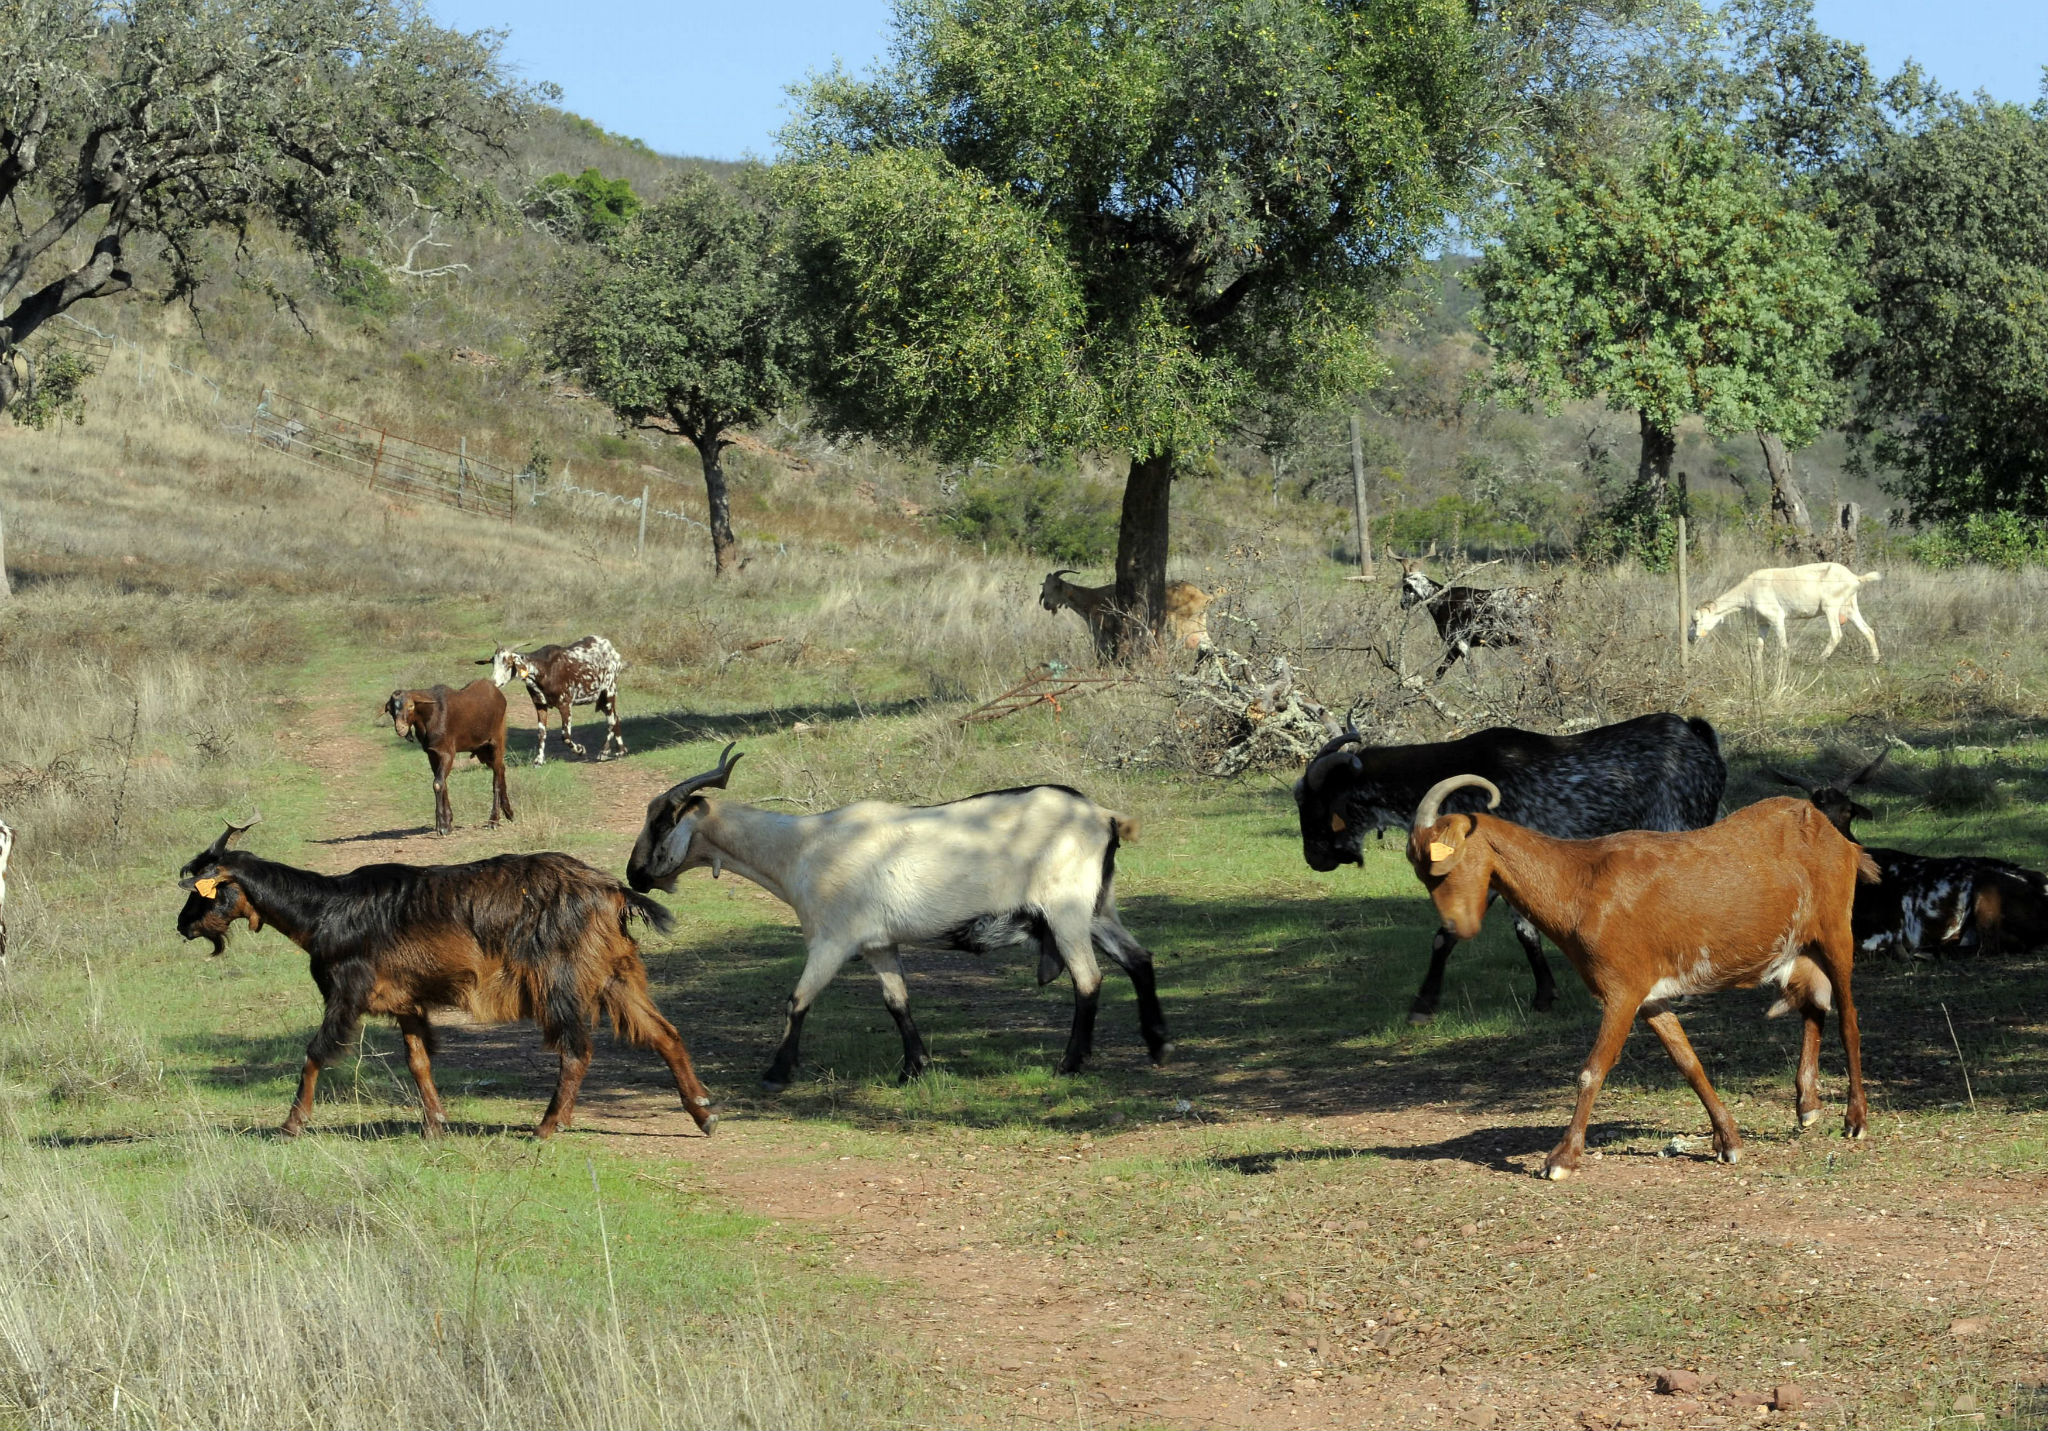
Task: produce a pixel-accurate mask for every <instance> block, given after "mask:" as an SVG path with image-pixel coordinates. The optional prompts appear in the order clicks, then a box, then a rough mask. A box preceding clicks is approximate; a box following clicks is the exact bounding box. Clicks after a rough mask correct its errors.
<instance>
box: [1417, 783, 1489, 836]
mask: <svg viewBox="0 0 2048 1431" xmlns="http://www.w3.org/2000/svg"><path fill="white" fill-rule="evenodd" d="M1468 785H1476V786H1477V787H1478V788H1480V789H1481V790H1484V791H1485V792H1486V808H1487V809H1489V810H1491V809H1493V808H1494V807H1495V806H1497V805H1499V804H1500V787H1499V786H1498V785H1495V784H1494V783H1493V782H1492V781H1491V780H1488V779H1487V778H1486V777H1485V776H1483V775H1453V776H1452V777H1451V778H1450V779H1448V780H1439V781H1437V783H1436V784H1434V785H1432V786H1430V787H1429V793H1428V794H1427V795H1425V796H1423V797H1422V803H1421V804H1420V805H1417V806H1416V807H1415V832H1416V833H1417V834H1421V833H1422V832H1423V831H1424V830H1427V829H1428V828H1429V827H1430V826H1431V825H1434V824H1435V823H1436V812H1437V807H1438V806H1439V805H1442V804H1443V803H1444V797H1445V796H1446V795H1449V794H1450V793H1451V792H1452V791H1453V790H1463V789H1464V788H1465V787H1466V786H1468Z"/></svg>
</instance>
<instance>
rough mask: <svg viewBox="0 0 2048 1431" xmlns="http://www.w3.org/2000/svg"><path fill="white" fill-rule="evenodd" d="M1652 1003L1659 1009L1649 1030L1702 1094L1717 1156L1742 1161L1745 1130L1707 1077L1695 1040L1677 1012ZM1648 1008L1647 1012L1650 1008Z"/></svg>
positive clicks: (1695, 1090)
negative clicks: (1688, 1036)
mask: <svg viewBox="0 0 2048 1431" xmlns="http://www.w3.org/2000/svg"><path fill="white" fill-rule="evenodd" d="M1649 1007H1651V1008H1654V1009H1655V1010H1656V1012H1655V1013H1650V1014H1649V1017H1648V1022H1649V1025H1650V1031H1651V1032H1652V1033H1654V1034H1656V1035H1657V1039H1658V1041H1659V1042H1660V1043H1662V1044H1663V1045H1664V1051H1665V1052H1666V1053H1668V1054H1670V1055H1671V1061H1672V1062H1673V1063H1675V1064H1677V1065H1678V1071H1679V1072H1680V1073H1682V1074H1684V1075H1685V1081H1686V1082H1687V1083H1690V1084H1691V1085H1692V1091H1693V1092H1695V1093H1697V1094H1698V1095H1699V1096H1700V1102H1701V1104H1703V1105H1704V1106H1705V1108H1706V1110H1707V1121H1708V1122H1709V1123H1712V1124H1713V1125H1714V1156H1716V1157H1717V1158H1719V1159H1720V1160H1721V1161H1722V1162H1724V1163H1739V1162H1741V1161H1742V1134H1741V1133H1740V1132H1739V1131H1738V1130H1737V1129H1736V1126H1735V1120H1734V1119H1733V1118H1732V1117H1730V1116H1729V1114H1728V1110H1727V1108H1726V1107H1724V1106H1723V1105H1722V1103H1721V1100H1720V1099H1719V1098H1717V1097H1716V1096H1715V1095H1714V1085H1713V1084H1712V1083H1710V1082H1709V1081H1708V1080H1707V1071H1706V1069H1705V1068H1703V1067H1701V1066H1700V1059H1699V1055H1698V1054H1696V1053H1694V1052H1693V1051H1692V1040H1690V1039H1688V1038H1687V1037H1686V1036H1685V1030H1684V1029H1682V1028H1680V1027H1679V1026H1678V1015H1676V1014H1674V1013H1672V1012H1671V1010H1670V1009H1669V1008H1667V1007H1666V1006H1664V1005H1662V1004H1655V1005H1651V1006H1649ZM1645 1012H1646V1013H1648V1009H1646V1010H1645Z"/></svg>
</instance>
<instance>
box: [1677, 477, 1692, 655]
mask: <svg viewBox="0 0 2048 1431" xmlns="http://www.w3.org/2000/svg"><path fill="white" fill-rule="evenodd" d="M1691 508H1692V487H1691V484H1690V483H1689V482H1688V481H1687V479H1686V475H1685V474H1684V473H1683V472H1681V473H1679V474H1678V669H1679V670H1681V671H1690V670H1691V669H1692V640H1691V636H1692V596H1691V593H1690V592H1688V591H1687V589H1686V550H1685V545H1686V543H1685V514H1686V513H1687V512H1688V511H1690V510H1691Z"/></svg>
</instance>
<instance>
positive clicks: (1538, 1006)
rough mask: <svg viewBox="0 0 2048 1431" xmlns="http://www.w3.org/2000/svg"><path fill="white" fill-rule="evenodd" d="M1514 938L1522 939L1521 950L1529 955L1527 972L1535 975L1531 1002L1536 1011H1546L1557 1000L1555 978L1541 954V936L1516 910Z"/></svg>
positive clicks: (1524, 916) (1547, 961) (1525, 917)
mask: <svg viewBox="0 0 2048 1431" xmlns="http://www.w3.org/2000/svg"><path fill="white" fill-rule="evenodd" d="M1515 938H1517V939H1519V940H1521V941H1522V952H1523V953H1524V954H1527V955H1528V956H1529V972H1530V973H1532V974H1534V975H1535V976H1536V997H1535V998H1534V999H1533V1000H1532V1001H1531V1002H1532V1004H1533V1006H1534V1008H1535V1010H1536V1012H1537V1013H1539V1014H1541V1013H1547V1012H1549V1010H1550V1006H1551V1005H1552V1004H1554V1003H1556V1002H1557V980H1556V978H1555V977H1554V976H1553V975H1552V974H1551V972H1550V961H1549V960H1548V959H1546V958H1545V957H1544V955H1543V936H1542V934H1540V933H1538V932H1537V929H1536V926H1535V925H1533V924H1531V923H1530V922H1529V920H1528V917H1527V916H1526V915H1523V914H1521V913H1519V912H1517V913H1516V915H1515Z"/></svg>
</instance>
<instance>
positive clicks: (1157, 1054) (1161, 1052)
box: [1152, 1043, 1173, 1067]
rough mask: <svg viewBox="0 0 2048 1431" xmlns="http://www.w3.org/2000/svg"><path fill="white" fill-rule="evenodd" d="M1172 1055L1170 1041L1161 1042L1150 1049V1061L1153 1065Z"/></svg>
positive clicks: (1164, 1060) (1161, 1062)
mask: <svg viewBox="0 0 2048 1431" xmlns="http://www.w3.org/2000/svg"><path fill="white" fill-rule="evenodd" d="M1172 1057H1173V1045H1172V1044H1170V1043H1162V1044H1161V1045H1159V1047H1157V1048H1155V1049H1153V1050H1152V1062H1153V1065H1154V1066H1155V1067H1156V1066H1157V1065H1160V1064H1163V1063H1165V1062H1166V1060H1168V1059H1169V1058H1172Z"/></svg>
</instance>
